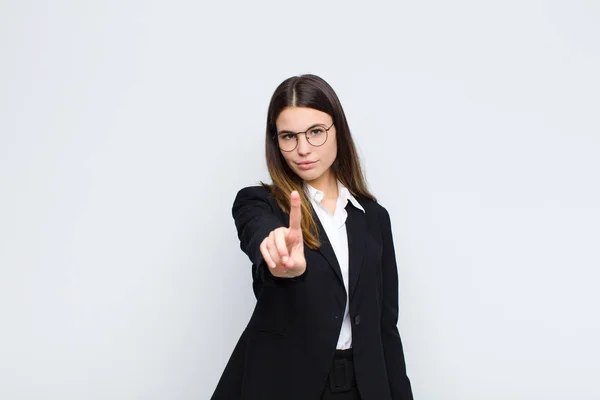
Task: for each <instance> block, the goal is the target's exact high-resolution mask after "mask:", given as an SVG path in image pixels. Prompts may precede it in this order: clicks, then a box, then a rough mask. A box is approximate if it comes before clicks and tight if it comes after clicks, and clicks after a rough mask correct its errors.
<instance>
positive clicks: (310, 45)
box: [0, 0, 600, 400]
mask: <svg viewBox="0 0 600 400" xmlns="http://www.w3.org/2000/svg"><path fill="white" fill-rule="evenodd" d="M0 49H1V52H0V58H1V62H0V398H1V399H3V400H25V399H27V400H28V399H61V400H80V399H90V400H92V399H93V400H96V399H98V400H101V399H119V400H120V399H123V400H131V399H140V400H148V399H156V400H159V399H160V400H170V399H184V400H188V399H189V400H191V399H208V398H209V396H210V394H211V393H212V390H213V388H214V386H215V385H216V382H217V380H218V378H219V376H220V374H221V372H222V370H223V367H224V366H225V363H226V361H227V359H228V357H229V355H230V354H231V351H232V349H233V346H234V344H235V343H236V341H237V339H238V337H239V335H240V333H241V332H242V330H243V328H244V326H245V324H246V323H247V321H248V319H249V317H250V314H251V312H252V310H253V307H254V304H255V301H254V298H253V295H252V292H251V277H250V264H249V262H248V260H247V258H246V256H245V255H244V254H243V253H242V252H241V251H240V249H239V242H238V240H237V237H236V233H235V228H234V225H233V220H232V217H231V204H232V202H233V198H234V196H235V193H236V192H237V190H239V189H240V188H241V187H243V186H247V185H252V184H255V183H256V182H257V181H258V180H260V179H268V175H267V173H266V168H265V165H264V155H263V146H264V145H263V135H264V126H265V117H266V109H267V103H268V100H269V98H270V96H271V94H272V92H273V90H274V89H275V87H276V86H277V84H279V83H280V82H281V81H282V80H283V79H285V78H287V77H289V76H292V75H296V74H300V73H308V72H310V73H315V74H318V75H320V76H322V77H323V78H325V79H326V80H328V81H329V82H330V83H331V84H332V86H333V87H334V88H335V90H336V91H337V92H338V94H339V96H340V98H341V100H342V103H343V105H344V107H345V110H346V113H347V115H348V118H349V122H350V126H351V129H352V131H353V134H354V136H355V138H356V141H357V143H358V146H359V150H360V155H361V157H362V159H363V162H364V165H365V167H366V174H367V177H368V180H369V183H370V187H371V189H372V191H373V192H374V193H375V194H376V195H377V196H378V197H379V199H380V202H381V203H382V204H383V205H384V206H386V207H387V208H388V210H389V211H390V213H391V216H392V224H393V229H394V235H395V245H396V251H397V257H398V265H399V270H400V280H401V282H400V302H401V317H400V321H399V327H400V331H401V334H402V337H403V339H404V343H405V348H406V359H407V364H408V371H409V374H410V377H411V379H412V382H413V385H414V392H415V395H416V397H417V398H418V399H426V400H496V399H497V400H500V399H502V400H504V399H511V400H537V399H540V400H553V399H561V400H592V399H600V385H598V376H599V375H600V367H599V363H598V360H599V359H600V346H599V344H598V337H600V321H599V318H598V305H599V304H600V293H599V291H598V280H599V278H600V272H599V268H600V254H599V251H598V250H599V244H600V228H599V227H600V185H599V184H598V182H599V180H600V178H599V172H600V118H599V116H598V111H599V110H600V96H599V93H600V79H599V74H598V71H600V4H599V3H598V2H597V1H583V0H569V1H566V0H563V1H558V0H556V1H534V0H518V1H517V0H509V1H468V0H457V1H451V2H450V1H441V0H425V1H422V0H421V1H403V2H377V1H375V2H347V1H344V2H341V1H337V2H316V1H303V2H275V1H273V2H266V1H253V2H241V1H238V2H222V3H219V4H213V3H211V2H198V1H168V2H167V1H154V0H149V1H141V0H140V1H133V0H126V1H123V0H119V1H117V0H106V1H95V2H92V1H77V0H71V1H67V0H58V1H54V2H46V1H41V0H30V1H17V0H2V1H0ZM309 268H310V267H309Z"/></svg>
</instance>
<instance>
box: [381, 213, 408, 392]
mask: <svg viewBox="0 0 600 400" xmlns="http://www.w3.org/2000/svg"><path fill="white" fill-rule="evenodd" d="M381 210H382V211H381V217H380V221H381V225H382V234H383V259H382V275H383V305H382V307H383V308H382V311H381V339H382V343H383V351H384V356H385V364H386V368H387V374H388V380H389V384H390V391H391V393H392V399H393V400H412V399H413V394H412V388H411V384H410V380H409V379H408V376H407V375H406V363H405V360H404V350H403V348H402V341H401V339H400V333H399V332H398V268H397V265H396V253H395V250H394V240H393V235H392V226H391V221H390V215H389V213H388V211H387V210H386V209H385V208H383V207H382V208H381Z"/></svg>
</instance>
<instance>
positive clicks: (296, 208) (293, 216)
mask: <svg viewBox="0 0 600 400" xmlns="http://www.w3.org/2000/svg"><path fill="white" fill-rule="evenodd" d="M300 210H301V208H300V195H299V194H298V192H297V191H295V190H294V191H293V192H292V193H291V194H290V229H294V230H300V222H301V220H302V214H301V211H300Z"/></svg>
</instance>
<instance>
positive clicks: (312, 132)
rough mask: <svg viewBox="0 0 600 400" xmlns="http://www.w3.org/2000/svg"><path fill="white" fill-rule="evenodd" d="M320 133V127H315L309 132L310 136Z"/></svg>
mask: <svg viewBox="0 0 600 400" xmlns="http://www.w3.org/2000/svg"><path fill="white" fill-rule="evenodd" d="M322 133H323V129H321V128H316V129H313V130H311V131H310V134H311V135H312V136H319V135H320V134H322Z"/></svg>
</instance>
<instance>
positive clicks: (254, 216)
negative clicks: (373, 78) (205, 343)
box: [212, 186, 413, 400]
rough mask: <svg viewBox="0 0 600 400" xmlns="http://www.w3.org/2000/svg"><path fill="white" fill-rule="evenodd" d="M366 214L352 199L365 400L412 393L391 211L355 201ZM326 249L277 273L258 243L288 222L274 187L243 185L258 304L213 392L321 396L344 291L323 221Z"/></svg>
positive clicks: (358, 356)
mask: <svg viewBox="0 0 600 400" xmlns="http://www.w3.org/2000/svg"><path fill="white" fill-rule="evenodd" d="M357 200H358V201H359V202H360V204H361V205H362V206H363V208H364V209H365V213H363V212H362V211H361V210H359V209H357V208H355V207H354V206H353V205H352V204H351V203H350V202H348V205H347V206H346V210H347V212H348V218H347V220H346V229H347V232H348V247H349V292H350V308H349V309H350V316H351V318H352V347H353V349H354V352H353V353H354V368H355V374H356V380H357V384H358V389H359V391H360V395H361V397H362V400H409V399H412V398H413V396H412V390H411V385H410V381H409V379H408V377H407V375H406V367H405V362H404V352H403V349H402V342H401V341H400V335H399V333H398V329H397V326H396V324H397V321H398V271H397V269H396V257H395V252H394V244H393V240H392V231H391V224H390V217H389V214H388V212H387V210H386V209H385V208H384V207H382V206H381V205H380V204H378V203H377V202H375V201H372V200H366V199H361V198H358V199H357ZM311 210H312V212H313V215H314V216H315V220H316V221H317V225H318V227H319V235H320V236H319V238H320V240H321V247H320V249H318V250H311V249H309V248H307V247H306V246H305V248H304V255H305V257H306V265H307V267H306V271H305V273H304V274H302V275H301V276H299V277H296V278H277V277H274V276H273V275H271V273H270V272H269V271H268V267H267V266H266V263H265V262H264V261H263V258H262V255H261V253H260V249H259V245H260V243H261V242H262V240H263V239H264V238H265V237H267V236H268V234H269V233H270V232H271V231H272V230H273V229H275V228H278V227H280V226H288V225H289V214H287V213H286V212H284V211H283V210H282V209H281V208H279V206H278V205H277V203H276V202H275V199H274V198H273V197H272V196H271V194H270V192H269V190H268V189H266V188H264V187H261V186H253V187H246V188H243V189H242V190H240V191H239V192H238V194H237V196H236V198H235V201H234V204H233V210H232V211H233V217H234V220H235V226H236V228H237V232H238V237H239V239H240V247H241V249H242V250H243V251H244V253H246V254H247V255H248V257H249V258H250V260H251V261H252V277H253V289H254V294H255V295H256V298H257V303H256V307H255V309H254V312H253V314H252V317H251V318H250V322H249V323H248V326H247V327H246V329H245V330H244V331H243V333H242V335H241V337H240V339H239V341H238V343H237V345H236V346H235V349H234V350H233V354H232V355H231V358H230V359H229V362H228V363H227V366H226V367H225V371H224V372H223V375H222V376H221V379H220V381H219V383H218V385H217V388H216V390H215V392H214V394H213V396H212V399H214V400H217V399H219V400H220V399H223V400H238V399H239V400H271V399H273V400H318V399H319V398H320V395H321V392H322V390H323V388H324V387H325V383H326V380H327V376H328V373H329V369H330V367H331V364H332V360H333V355H334V352H335V348H336V344H337V340H338V336H339V333H340V329H341V325H342V318H343V315H344V309H345V307H346V290H345V288H344V284H343V280H342V275H341V271H340V266H339V264H338V262H337V259H336V257H335V253H334V252H333V248H332V247H331V244H330V243H329V241H328V239H327V236H326V234H325V231H324V230H323V226H322V225H321V223H320V221H319V219H318V217H317V216H316V214H314V209H312V207H311Z"/></svg>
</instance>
